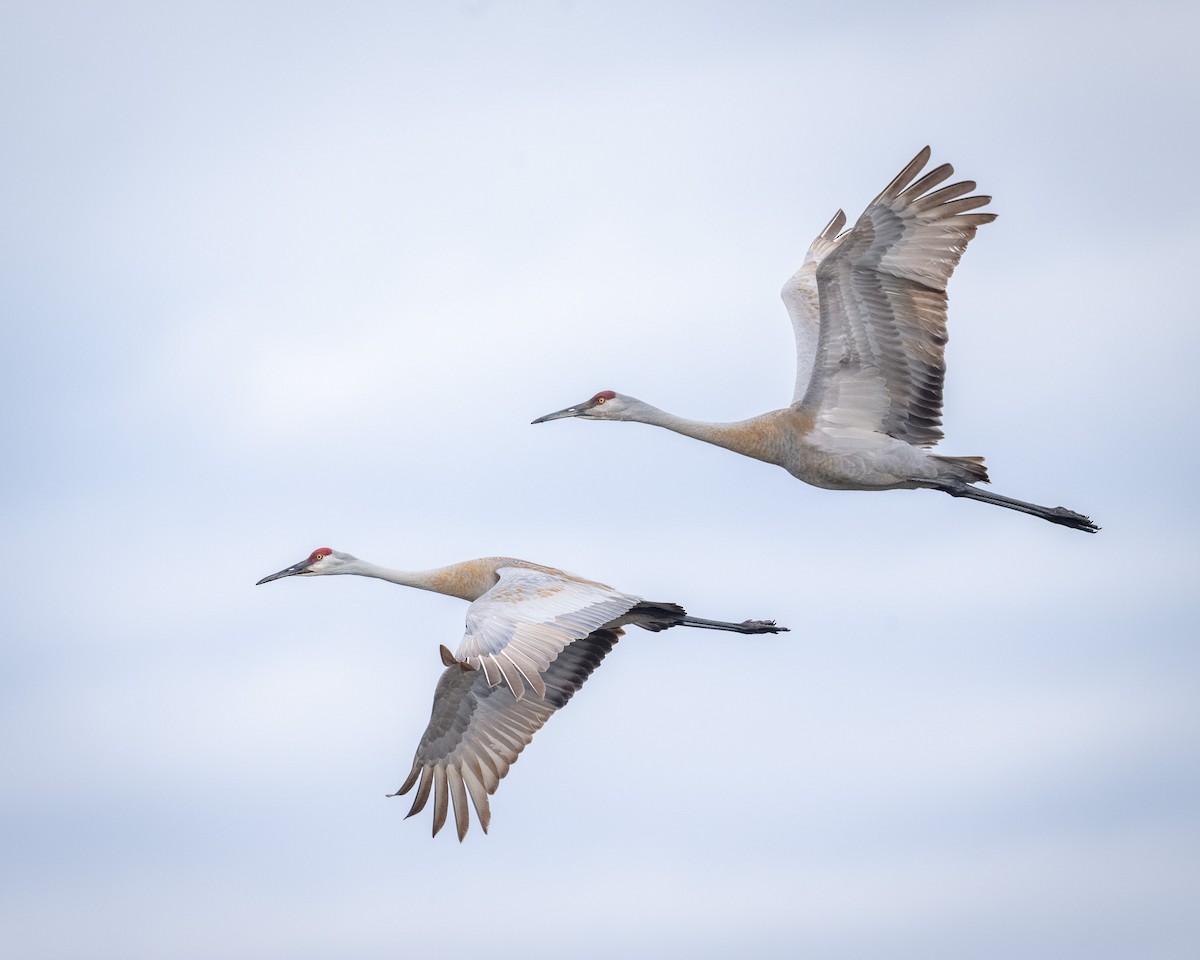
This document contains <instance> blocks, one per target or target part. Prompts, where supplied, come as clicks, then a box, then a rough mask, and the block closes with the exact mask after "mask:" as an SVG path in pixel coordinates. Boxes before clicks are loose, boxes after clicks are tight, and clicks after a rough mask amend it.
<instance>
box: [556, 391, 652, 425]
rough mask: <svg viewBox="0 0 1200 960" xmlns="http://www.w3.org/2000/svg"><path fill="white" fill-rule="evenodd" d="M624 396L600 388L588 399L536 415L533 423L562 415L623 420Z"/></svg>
mask: <svg viewBox="0 0 1200 960" xmlns="http://www.w3.org/2000/svg"><path fill="white" fill-rule="evenodd" d="M628 399H631V398H626V397H623V396H621V395H620V394H619V393H615V392H614V391H612V390H601V391H600V392H599V393H598V394H596V395H595V396H594V397H592V398H591V399H590V400H585V401H584V402H583V403H577V404H575V405H574V406H573V407H566V408H565V409H563V410H557V411H555V412H554V413H548V414H546V415H545V416H544V417H538V418H537V419H536V420H534V421H533V422H534V423H545V422H546V421H547V420H561V419H562V418H563V417H582V418H584V419H587V420H624V419H626V417H625V416H623V414H625V413H627V412H628V409H629V405H628V403H627V400H628Z"/></svg>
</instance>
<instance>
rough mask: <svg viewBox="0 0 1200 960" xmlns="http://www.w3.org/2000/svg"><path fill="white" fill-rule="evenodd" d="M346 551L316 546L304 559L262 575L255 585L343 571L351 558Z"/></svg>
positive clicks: (259, 585)
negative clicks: (340, 551)
mask: <svg viewBox="0 0 1200 960" xmlns="http://www.w3.org/2000/svg"><path fill="white" fill-rule="evenodd" d="M353 559H354V558H353V557H351V556H350V555H349V554H348V553H338V552H337V551H336V550H330V549H329V547H317V549H316V550H314V551H313V552H312V553H310V554H309V555H308V556H307V557H306V558H305V559H303V560H301V561H300V562H299V563H293V564H292V565H291V566H290V567H287V568H286V569H284V570H280V571H279V572H278V573H273V574H271V575H270V576H269V577H263V578H262V579H261V580H259V581H258V583H256V584H255V586H256V587H261V586H262V585H263V584H264V583H270V582H271V581H272V580H279V579H282V578H283V577H302V576H317V575H318V574H323V573H345V572H347V571H346V570H345V567H346V564H347V563H348V562H349V561H351V560H353Z"/></svg>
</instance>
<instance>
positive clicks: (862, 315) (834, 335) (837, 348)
mask: <svg viewBox="0 0 1200 960" xmlns="http://www.w3.org/2000/svg"><path fill="white" fill-rule="evenodd" d="M929 156H930V151H929V148H928V147H926V148H925V149H924V150H922V151H921V152H920V153H918V154H917V156H916V157H915V158H914V159H913V161H912V162H911V163H909V164H908V166H906V167H905V168H904V169H903V170H901V171H900V173H899V174H898V175H897V176H896V178H895V179H894V180H893V181H892V182H891V183H889V184H888V185H887V187H886V188H885V189H884V191H883V193H881V194H880V195H879V196H878V197H876V198H875V200H873V201H872V202H871V204H870V205H869V206H868V207H867V209H866V210H865V211H864V212H863V214H862V216H861V217H859V218H858V222H857V223H856V224H855V225H854V227H853V229H851V230H850V231H849V232H848V233H846V234H845V235H843V237H842V238H841V239H840V241H839V242H838V245H837V247H836V248H835V249H834V250H833V251H832V252H831V253H830V254H829V255H828V256H826V257H825V258H824V259H823V260H821V261H820V263H819V264H818V266H817V269H816V277H817V287H818V290H819V297H820V314H821V320H820V338H819V342H818V346H817V359H816V363H815V365H814V369H813V375H812V380H811V381H810V383H809V385H808V389H807V390H806V391H805V394H804V398H803V400H801V401H800V402H799V404H798V406H799V408H800V409H801V410H804V411H807V412H810V413H813V414H815V415H816V416H817V418H818V423H821V424H823V425H825V426H827V427H829V426H832V427H836V428H844V429H849V430H869V431H878V432H882V433H885V434H887V435H888V436H891V437H895V438H896V439H897V440H903V441H906V442H907V443H911V444H914V445H916V446H921V447H929V446H932V445H933V444H935V443H937V442H938V440H940V439H941V438H942V430H941V422H942V381H943V379H944V377H945V363H944V359H943V351H944V348H945V345H946V284H947V283H948V281H949V280H950V275H951V274H952V273H953V272H954V268H955V267H956V266H957V265H958V261H959V259H960V258H961V257H962V255H963V251H964V250H966V247H967V244H968V243H969V242H970V241H971V238H972V237H974V236H975V230H976V229H977V228H978V227H979V226H981V225H983V224H985V223H990V222H991V221H992V220H994V219H996V215H995V214H994V213H970V212H969V211H972V210H975V209H977V208H979V207H982V206H984V205H986V204H987V203H988V202H989V201H990V200H991V198H990V197H982V196H964V194H969V193H970V192H971V191H972V190H974V189H975V184H974V183H973V182H971V181H969V180H965V181H963V182H961V183H955V184H951V185H950V186H947V187H942V188H941V189H940V190H935V189H934V188H935V187H936V186H937V185H938V184H940V183H942V182H943V181H944V180H946V179H948V178H949V177H950V176H951V175H952V174H953V173H954V168H953V167H951V166H950V165H949V164H942V165H941V166H940V167H936V168H934V169H933V170H930V171H929V172H928V173H926V174H925V175H924V176H922V177H921V178H920V179H919V180H918V179H916V178H917V177H918V175H919V174H920V173H921V171H922V170H923V169H924V167H925V164H926V163H927V162H928V161H929ZM914 180H915V181H916V182H914Z"/></svg>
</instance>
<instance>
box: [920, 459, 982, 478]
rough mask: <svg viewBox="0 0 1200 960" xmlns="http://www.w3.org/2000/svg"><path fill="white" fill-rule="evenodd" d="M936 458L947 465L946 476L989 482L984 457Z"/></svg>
mask: <svg viewBox="0 0 1200 960" xmlns="http://www.w3.org/2000/svg"><path fill="white" fill-rule="evenodd" d="M933 459H934V460H936V461H937V462H938V463H940V464H942V465H943V466H944V467H946V476H948V477H953V478H954V479H955V480H961V481H962V482H963V483H989V482H990V481H989V480H988V472H987V467H985V466H984V465H983V457H939V456H936V455H935V456H934V457H933Z"/></svg>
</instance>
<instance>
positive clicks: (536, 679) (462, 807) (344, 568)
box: [258, 547, 787, 840]
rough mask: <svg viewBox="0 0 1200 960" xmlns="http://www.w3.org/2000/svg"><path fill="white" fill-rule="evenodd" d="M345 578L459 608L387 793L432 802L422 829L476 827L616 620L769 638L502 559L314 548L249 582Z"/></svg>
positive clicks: (767, 629)
mask: <svg viewBox="0 0 1200 960" xmlns="http://www.w3.org/2000/svg"><path fill="white" fill-rule="evenodd" d="M330 574H348V575H354V576H363V577H372V578H375V579H379V580H385V581H387V582H389V583H395V584H399V585H401V586H407V587H415V588H417V589H420V590H430V591H433V592H434V593H441V594H445V595H447V596H451V597H458V598H459V599H462V600H466V601H468V602H469V603H470V606H469V607H468V608H467V616H466V631H465V634H464V636H463V639H462V642H461V644H460V645H459V648H458V650H457V651H455V652H454V653H451V652H450V650H449V649H448V648H447V647H445V646H442V647H441V648H440V654H441V658H442V662H443V664H444V665H445V670H444V671H443V672H442V675H441V677H440V678H439V680H438V683H437V687H436V689H435V693H434V702H433V710H432V712H431V716H430V721H429V725H428V726H427V728H426V730H425V733H424V735H423V736H422V738H421V741H420V744H419V745H418V747H417V752H416V756H415V758H414V760H413V766H412V769H411V770H410V772H409V775H408V777H407V779H406V780H405V781H404V783H403V784H402V785H401V787H400V789H398V790H397V791H396V793H394V794H389V796H397V795H400V794H405V793H408V792H409V791H410V790H411V789H412V788H413V787H414V786H415V787H416V788H417V792H416V794H415V796H414V799H413V804H412V808H411V809H410V810H409V813H408V816H410V817H411V816H413V815H414V814H416V813H419V812H420V811H421V810H422V809H424V807H425V804H426V803H427V801H428V800H429V798H430V796H432V797H433V801H434V817H433V833H434V835H435V836H436V835H437V833H438V831H439V830H441V828H442V826H443V825H444V824H445V822H446V818H447V811H448V809H449V806H450V805H451V804H452V805H453V808H454V815H455V823H456V826H457V830H458V838H459V840H462V839H463V837H465V836H466V833H467V829H468V826H469V825H470V812H469V810H468V807H467V803H466V798H467V797H468V796H469V797H470V799H471V803H472V805H473V806H474V807H475V811H476V814H477V815H478V817H479V822H480V824H481V826H482V827H483V829H484V832H487V828H488V824H489V823H490V821H491V808H490V804H489V801H488V797H489V796H490V795H491V794H493V793H495V791H496V788H497V786H498V785H499V782H500V780H501V779H502V778H503V777H504V775H505V774H506V773H507V772H508V769H509V767H510V766H511V765H512V764H513V763H515V762H516V760H517V756H518V755H519V754H520V753H521V751H522V750H523V749H524V748H525V746H526V745H527V744H528V743H529V742H530V740H531V739H532V738H533V734H534V733H536V732H537V731H538V730H539V729H541V727H542V725H543V724H544V723H545V722H546V721H547V720H548V719H549V718H550V717H551V716H552V715H553V714H554V712H555V711H557V710H559V709H561V708H562V707H563V706H565V705H566V703H567V701H568V700H570V699H571V697H572V696H573V695H574V694H575V692H576V691H577V690H578V689H579V688H580V687H581V686H582V685H583V683H584V681H585V680H586V679H587V678H588V676H590V675H591V673H592V671H593V670H595V669H596V667H597V666H599V665H600V662H601V661H602V660H603V659H604V657H605V656H606V655H607V654H608V653H609V652H610V651H611V650H612V648H613V646H614V645H615V644H616V642H617V640H619V639H620V637H621V636H622V634H623V631H624V628H625V627H627V626H636V627H641V628H642V629H644V630H650V631H653V632H658V631H662V630H668V629H670V628H671V627H677V626H688V627H697V628H700V629H705V630H724V631H729V632H733V633H742V634H762V633H780V632H784V631H786V630H787V628H786V627H779V626H776V625H775V622H774V621H773V620H745V621H742V622H741V623H731V622H727V621H723V620H707V619H704V618H702V617H693V616H690V615H689V614H688V613H687V612H686V611H685V610H684V609H683V608H682V607H680V606H679V605H678V604H674V603H656V602H653V601H647V600H643V599H642V598H641V597H638V596H635V595H633V594H628V593H622V592H620V591H617V590H614V589H613V588H612V587H610V586H608V585H606V584H603V583H598V582H596V581H593V580H587V579H585V578H583V577H578V576H575V575H574V574H570V573H566V572H565V571H562V570H557V569H555V568H554V567H547V566H543V565H541V564H537V563H531V562H529V561H526V560H518V559H515V558H513V557H485V558H481V559H478V560H468V561H465V562H463V563H457V564H452V565H451V566H447V567H439V568H436V569H433V570H420V571H403V570H392V569H389V568H387V567H381V566H378V565H377V564H373V563H369V562H367V561H364V560H360V559H358V558H357V557H355V556H352V555H351V554H348V553H341V552H338V551H335V550H331V549H330V548H328V547H321V548H320V549H318V550H314V551H313V552H312V553H311V554H310V555H309V556H308V557H307V558H306V559H304V560H302V561H300V562H299V563H296V564H293V565H292V566H290V567H287V568H285V569H283V570H280V571H279V572H278V573H273V574H271V575H270V576H268V577H263V579H261V580H259V581H258V585H262V584H264V583H270V582H271V581H272V580H279V579H282V578H284V577H292V576H320V575H330Z"/></svg>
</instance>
